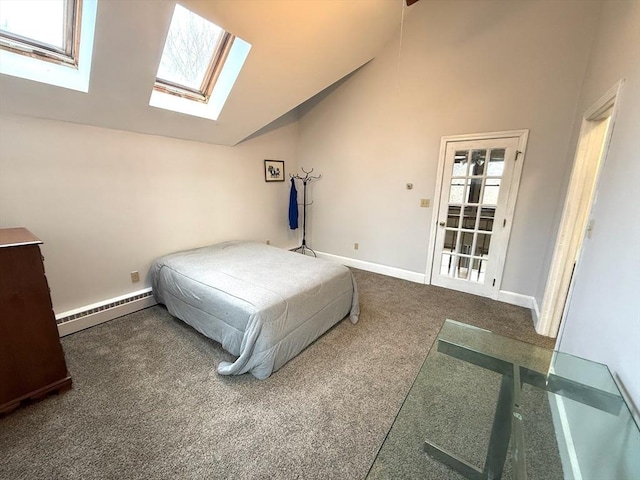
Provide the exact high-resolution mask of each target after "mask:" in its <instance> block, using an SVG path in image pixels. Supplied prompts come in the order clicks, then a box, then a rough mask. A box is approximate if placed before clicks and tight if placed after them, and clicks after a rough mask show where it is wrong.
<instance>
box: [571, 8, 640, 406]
mask: <svg viewBox="0 0 640 480" xmlns="http://www.w3.org/2000/svg"><path fill="white" fill-rule="evenodd" d="M621 78H623V79H625V84H624V87H623V91H622V93H621V96H620V99H619V102H620V103H619V109H620V110H619V113H618V117H617V119H616V122H615V126H614V130H613V136H612V139H611V145H610V148H609V152H608V154H607V157H606V160H605V164H604V168H603V170H602V173H601V176H600V182H599V185H598V193H597V201H596V204H595V206H594V209H593V212H592V218H593V220H594V230H593V233H592V237H591V238H590V239H586V240H585V244H584V250H583V256H582V259H581V261H580V263H579V264H578V267H577V269H576V272H575V276H574V285H573V294H572V297H571V300H570V304H569V307H568V311H567V316H566V319H565V323H564V326H563V327H564V330H563V334H562V337H561V339H559V349H560V350H562V351H565V352H568V353H572V354H574V355H578V356H582V357H586V358H589V359H592V360H595V361H598V362H602V363H605V364H607V365H608V366H609V368H610V369H611V370H612V371H613V373H614V374H616V375H618V376H619V377H620V379H621V380H622V382H623V383H624V384H625V386H626V388H627V389H628V390H629V393H630V394H631V396H632V398H633V399H634V401H635V403H636V406H640V248H639V247H640V154H639V153H638V152H640V140H639V139H640V2H638V1H637V0H633V1H607V2H605V3H604V7H603V11H602V18H601V21H600V25H599V28H598V34H597V37H596V42H595V45H594V49H593V53H592V56H591V60H590V63H589V67H588V71H587V74H586V76H585V81H584V86H583V88H582V92H581V95H580V107H579V114H582V113H584V112H585V111H586V109H587V108H589V106H591V105H592V104H593V103H595V101H596V100H598V98H599V97H600V96H601V95H603V94H604V93H605V92H606V91H607V90H608V89H609V88H610V87H611V86H613V85H614V84H615V83H616V82H617V81H618V80H620V79H621ZM578 120H579V117H577V118H576V128H579V127H578ZM560 208H561V205H560Z"/></svg>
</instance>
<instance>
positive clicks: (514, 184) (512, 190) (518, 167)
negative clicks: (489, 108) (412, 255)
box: [425, 129, 529, 300]
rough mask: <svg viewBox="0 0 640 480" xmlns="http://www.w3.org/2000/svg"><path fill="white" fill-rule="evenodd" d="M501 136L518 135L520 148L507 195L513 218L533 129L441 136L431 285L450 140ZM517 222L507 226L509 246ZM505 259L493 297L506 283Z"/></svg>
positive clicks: (429, 258) (429, 268)
mask: <svg viewBox="0 0 640 480" xmlns="http://www.w3.org/2000/svg"><path fill="white" fill-rule="evenodd" d="M498 138H517V139H518V147H517V148H518V152H520V153H519V154H518V153H517V154H516V164H515V166H514V169H513V177H512V181H511V184H510V185H509V195H508V197H507V210H506V212H505V213H506V216H507V217H510V218H513V214H514V211H515V207H516V197H517V192H518V190H519V188H520V179H521V177H522V167H523V165H524V161H525V158H526V152H527V140H528V139H529V130H528V129H523V130H506V131H501V132H486V133H471V134H464V135H448V136H444V137H442V139H441V140H440V154H439V156H438V169H437V170H436V188H435V192H434V194H433V210H432V212H433V213H432V215H431V228H430V232H429V249H428V252H427V265H426V273H425V283H426V284H427V285H431V280H432V279H431V276H432V273H433V262H434V260H435V258H434V257H435V247H436V234H437V230H438V212H439V211H440V196H441V194H442V182H443V180H444V173H445V172H444V166H445V160H446V158H445V157H446V151H447V144H448V143H452V142H461V141H474V140H491V139H498ZM512 224H513V222H508V224H507V225H506V226H505V227H504V228H506V229H507V231H506V233H505V237H504V238H505V243H506V247H508V245H509V239H510V237H511V227H512ZM501 257H502V258H501V259H500V261H499V263H498V268H497V269H496V271H497V272H498V273H497V275H496V284H495V287H494V288H493V290H492V293H491V295H489V298H492V299H494V300H495V299H497V298H498V295H499V292H500V286H501V285H502V276H503V273H504V262H505V259H506V252H505V255H501Z"/></svg>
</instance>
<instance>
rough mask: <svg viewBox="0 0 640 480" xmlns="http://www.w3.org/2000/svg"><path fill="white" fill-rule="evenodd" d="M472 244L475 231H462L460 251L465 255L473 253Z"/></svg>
mask: <svg viewBox="0 0 640 480" xmlns="http://www.w3.org/2000/svg"><path fill="white" fill-rule="evenodd" d="M472 245H473V232H462V238H461V242H460V252H459V253H462V254H464V255H471V246H472Z"/></svg>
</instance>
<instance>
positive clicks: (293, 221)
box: [289, 178, 298, 230]
mask: <svg viewBox="0 0 640 480" xmlns="http://www.w3.org/2000/svg"><path fill="white" fill-rule="evenodd" d="M289 228H290V229H291V230H295V229H296V228H298V191H297V190H296V183H295V182H294V181H293V178H292V179H291V192H290V193H289Z"/></svg>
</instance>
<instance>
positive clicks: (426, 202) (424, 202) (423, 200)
mask: <svg viewBox="0 0 640 480" xmlns="http://www.w3.org/2000/svg"><path fill="white" fill-rule="evenodd" d="M430 204H431V202H430V201H429V199H428V198H421V199H420V206H421V207H426V208H429V205H430Z"/></svg>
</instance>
